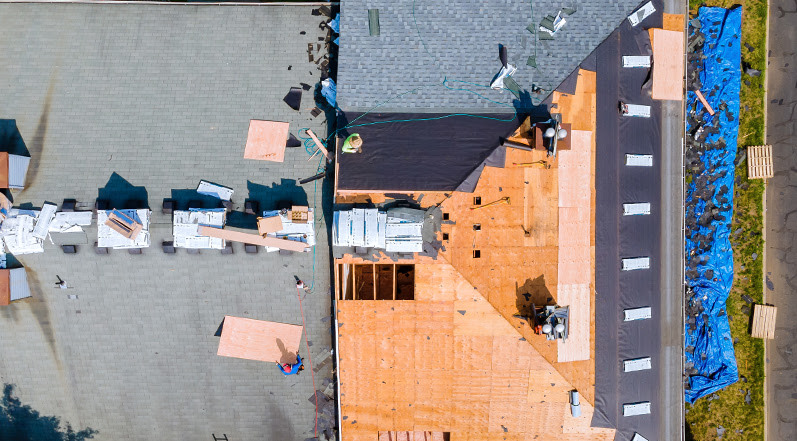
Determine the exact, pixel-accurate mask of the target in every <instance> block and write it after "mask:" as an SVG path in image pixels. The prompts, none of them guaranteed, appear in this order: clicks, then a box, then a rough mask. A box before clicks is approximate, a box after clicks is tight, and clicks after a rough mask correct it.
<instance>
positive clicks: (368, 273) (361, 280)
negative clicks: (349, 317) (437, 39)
mask: <svg viewBox="0 0 797 441" xmlns="http://www.w3.org/2000/svg"><path fill="white" fill-rule="evenodd" d="M374 266H375V265H369V264H362V265H354V300H376V284H375V281H376V273H375V272H374Z"/></svg>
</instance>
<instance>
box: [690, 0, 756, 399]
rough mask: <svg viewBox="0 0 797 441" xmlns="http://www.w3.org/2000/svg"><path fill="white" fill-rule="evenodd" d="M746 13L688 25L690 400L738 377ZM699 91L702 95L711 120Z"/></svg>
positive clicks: (714, 14) (702, 17)
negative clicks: (733, 308) (736, 200)
mask: <svg viewBox="0 0 797 441" xmlns="http://www.w3.org/2000/svg"><path fill="white" fill-rule="evenodd" d="M741 21H742V8H741V7H737V8H733V9H730V10H728V9H724V8H706V7H703V8H700V10H699V14H698V17H697V18H696V19H693V20H691V21H690V22H689V47H690V51H689V69H688V71H689V78H688V80H689V89H690V90H689V91H688V93H687V103H688V104H687V106H688V107H687V132H688V133H687V149H686V158H685V162H686V166H687V172H688V173H689V174H690V175H691V177H692V181H691V182H690V183H689V184H688V186H687V192H686V210H685V215H686V219H685V221H686V231H685V233H686V241H685V243H686V249H685V253H686V268H685V270H686V285H687V290H686V305H687V306H686V323H685V326H686V332H685V342H684V345H685V348H686V349H685V350H686V364H685V370H686V372H685V376H686V397H685V398H686V401H687V402H690V403H692V402H694V401H695V400H697V399H698V398H700V397H703V396H706V395H708V394H711V393H713V392H715V391H717V390H719V389H722V388H724V387H726V386H728V385H730V384H733V383H735V382H736V381H737V380H738V378H739V372H738V369H737V366H736V358H735V356H734V350H733V341H732V340H731V331H730V325H729V324H728V316H727V315H726V313H725V302H726V300H727V298H728V294H729V293H730V290H731V286H732V284H733V250H732V249H731V244H730V240H729V236H730V227H731V216H732V214H733V183H734V161H735V159H736V148H737V135H738V133H737V132H738V122H739V119H738V114H739V89H740V79H741V71H740V59H741V48H740V40H741V33H742V32H741ZM693 90H700V91H702V94H703V96H704V97H705V99H706V101H707V102H708V104H710V105H711V106H712V107H713V108H714V110H715V112H714V114H713V115H712V114H710V112H708V109H707V108H706V106H705V105H704V104H703V103H701V102H700V100H699V99H698V97H697V94H696V93H695V92H694V91H693Z"/></svg>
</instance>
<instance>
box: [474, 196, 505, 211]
mask: <svg viewBox="0 0 797 441" xmlns="http://www.w3.org/2000/svg"><path fill="white" fill-rule="evenodd" d="M503 204H506V205H511V204H510V203H509V196H507V197H504V198H501V199H499V200H497V201H493V202H490V203H489V204H484V205H477V206H475V207H470V209H471V210H478V209H480V208H487V207H493V206H496V205H503Z"/></svg>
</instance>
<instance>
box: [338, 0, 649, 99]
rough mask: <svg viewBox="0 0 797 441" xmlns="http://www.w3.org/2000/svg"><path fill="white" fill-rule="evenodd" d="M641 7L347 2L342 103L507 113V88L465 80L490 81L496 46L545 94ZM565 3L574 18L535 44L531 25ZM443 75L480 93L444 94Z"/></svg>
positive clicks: (547, 1) (499, 1)
mask: <svg viewBox="0 0 797 441" xmlns="http://www.w3.org/2000/svg"><path fill="white" fill-rule="evenodd" d="M638 5H639V0H585V1H580V2H578V3H574V4H566V3H562V2H557V1H551V0H541V1H534V2H533V4H532V2H531V1H529V0H446V1H431V0H415V1H413V0H399V1H394V0H391V1H388V0H367V1H366V0H346V1H344V2H342V3H341V23H340V28H341V37H340V52H339V63H338V97H337V99H338V105H339V106H340V107H341V109H343V110H347V111H366V110H368V109H371V108H372V107H374V106H377V105H379V104H382V103H384V104H382V105H380V106H379V107H378V109H379V110H380V111H383V112H384V111H415V112H424V111H426V112H456V111H462V112H496V111H499V112H500V111H507V112H511V111H512V107H511V104H512V100H513V99H514V95H512V93H510V92H509V91H507V90H504V91H500V92H499V91H494V90H491V89H489V88H486V87H480V86H475V85H472V84H468V83H474V84H478V85H482V86H487V85H489V83H490V81H491V80H492V79H493V77H494V76H495V75H496V74H497V73H498V71H499V69H500V68H501V63H500V62H499V61H498V45H499V44H503V45H505V46H507V48H508V49H509V62H510V63H511V64H513V65H515V66H516V67H517V68H518V71H517V73H516V74H515V75H514V79H515V80H516V81H517V82H518V84H520V86H521V87H523V88H525V89H531V86H532V84H536V85H538V86H540V87H542V88H543V89H546V90H547V91H550V90H552V89H554V88H555V87H556V86H557V85H558V84H559V83H560V82H561V81H562V80H564V79H565V78H566V77H567V75H568V74H570V72H572V70H573V69H575V68H576V67H577V66H578V64H579V63H580V62H581V61H582V60H583V59H584V58H585V57H586V56H587V55H589V53H590V52H592V50H593V49H594V48H595V47H597V46H598V44H600V42H602V41H603V40H604V39H605V38H606V37H607V36H608V35H609V34H610V33H611V32H612V31H613V30H614V29H615V28H616V27H617V26H618V25H619V24H620V23H621V22H622V21H623V20H624V19H625V18H626V17H627V16H628V14H630V13H631V12H633V10H634V9H636V7H637V6H638ZM563 7H572V8H575V9H576V12H575V13H574V14H573V15H570V16H565V18H566V19H567V24H566V25H565V26H564V27H563V28H562V29H561V30H559V32H557V33H556V36H555V37H554V39H553V40H550V41H537V39H536V38H535V36H534V35H533V34H532V33H530V32H529V31H528V30H527V29H526V27H528V26H529V25H530V24H534V26H533V28H534V29H536V28H537V26H538V25H539V23H540V21H541V20H542V19H543V18H544V17H545V16H547V15H554V16H555V15H556V13H557V12H558V11H559V10H560V8H563ZM413 8H414V13H413ZM368 9H379V24H380V32H381V35H380V36H378V37H371V36H370V35H369V28H368ZM416 23H417V26H416ZM419 34H420V35H419ZM424 43H425V45H424ZM529 56H536V64H537V67H536V68H534V67H531V66H528V65H527V60H528V57H529ZM444 78H445V79H447V80H448V82H447V83H446V84H447V86H448V87H450V88H451V89H457V88H467V89H469V90H471V91H473V92H477V93H478V94H479V95H481V97H480V96H478V95H476V94H475V93H469V92H466V91H462V90H451V89H449V88H446V87H445V86H444V84H443V80H444ZM458 81H463V82H458ZM465 82H467V83H465ZM409 91H413V92H409ZM405 93H406V94H405ZM400 94H404V95H401V96H398V95H400ZM490 100H492V101H495V102H492V101H490ZM385 101H389V102H387V103H385ZM498 103H501V104H498Z"/></svg>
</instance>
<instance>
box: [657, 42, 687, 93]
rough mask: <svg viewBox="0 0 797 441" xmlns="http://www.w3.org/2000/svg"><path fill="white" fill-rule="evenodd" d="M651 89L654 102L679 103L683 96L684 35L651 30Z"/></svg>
mask: <svg viewBox="0 0 797 441" xmlns="http://www.w3.org/2000/svg"><path fill="white" fill-rule="evenodd" d="M653 39H654V40H653V41H654V42H655V44H653V87H652V89H651V96H652V97H653V99H655V100H676V101H680V100H682V99H683V96H684V83H683V77H684V33H683V32H679V31H666V30H664V29H654V30H653Z"/></svg>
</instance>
